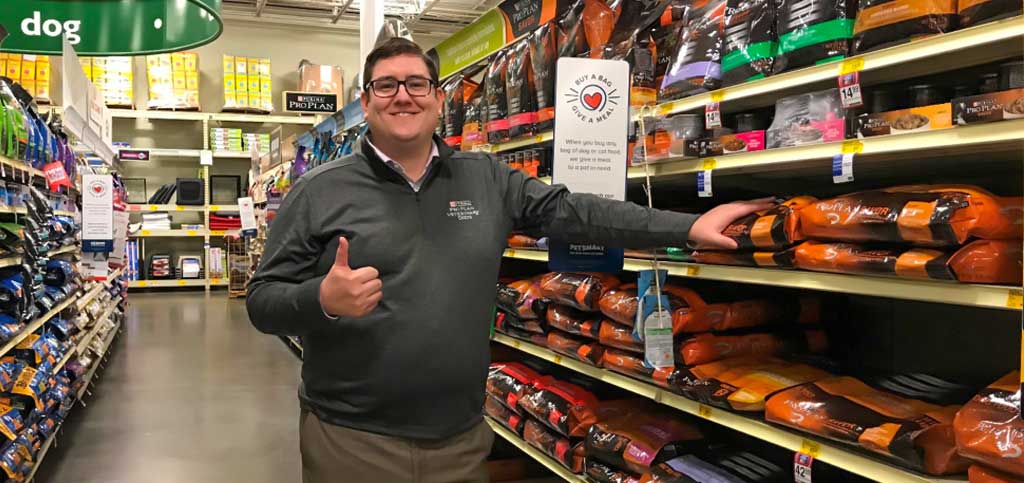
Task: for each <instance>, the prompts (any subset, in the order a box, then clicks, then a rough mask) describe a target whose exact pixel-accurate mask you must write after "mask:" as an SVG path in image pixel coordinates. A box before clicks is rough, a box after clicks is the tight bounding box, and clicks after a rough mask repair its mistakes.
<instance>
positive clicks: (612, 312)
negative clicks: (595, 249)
mask: <svg viewBox="0 0 1024 483" xmlns="http://www.w3.org/2000/svg"><path fill="white" fill-rule="evenodd" d="M661 291H662V293H663V294H665V295H668V297H669V305H671V306H672V307H680V308H682V307H686V306H688V305H689V302H691V301H694V302H701V299H700V296H699V295H697V293H696V292H694V291H693V290H690V289H688V288H685V287H679V286H677V285H664V286H662V287H661ZM637 307H638V301H637V293H636V284H627V285H623V286H621V287H619V288H615V289H612V290H609V291H607V292H605V294H604V295H603V296H601V299H600V300H599V301H598V308H599V309H600V310H601V313H602V314H604V315H605V317H608V318H610V319H612V320H614V321H615V322H617V323H619V324H622V325H626V326H629V327H632V326H633V325H634V324H635V323H636V311H637Z"/></svg>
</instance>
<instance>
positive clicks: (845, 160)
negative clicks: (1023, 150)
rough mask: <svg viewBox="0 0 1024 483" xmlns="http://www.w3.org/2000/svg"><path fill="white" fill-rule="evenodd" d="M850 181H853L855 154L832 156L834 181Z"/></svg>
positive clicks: (837, 182)
mask: <svg viewBox="0 0 1024 483" xmlns="http://www.w3.org/2000/svg"><path fill="white" fill-rule="evenodd" d="M850 181H853V154H852V153H851V154H837V155H835V156H832V182H833V183H836V184H839V183H849V182H850Z"/></svg>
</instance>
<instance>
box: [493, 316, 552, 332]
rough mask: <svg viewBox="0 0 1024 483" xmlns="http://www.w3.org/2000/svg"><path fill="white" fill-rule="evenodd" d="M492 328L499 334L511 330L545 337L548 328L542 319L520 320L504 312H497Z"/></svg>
mask: <svg viewBox="0 0 1024 483" xmlns="http://www.w3.org/2000/svg"><path fill="white" fill-rule="evenodd" d="M494 328H495V329H497V330H499V331H501V332H508V331H509V330H510V329H511V330H519V331H523V332H528V333H530V334H543V335H545V336H546V335H547V333H548V326H547V324H546V322H545V320H544V319H520V318H519V317H516V316H515V315H512V314H509V313H505V312H498V314H497V315H496V316H495V319H494Z"/></svg>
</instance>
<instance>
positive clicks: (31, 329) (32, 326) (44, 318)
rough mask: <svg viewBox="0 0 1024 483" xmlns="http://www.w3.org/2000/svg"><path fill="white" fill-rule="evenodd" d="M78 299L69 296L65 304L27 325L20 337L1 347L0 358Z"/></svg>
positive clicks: (58, 305)
mask: <svg viewBox="0 0 1024 483" xmlns="http://www.w3.org/2000/svg"><path fill="white" fill-rule="evenodd" d="M78 299H79V297H77V296H73V295H72V296H68V298H66V299H64V301H63V302H61V303H59V304H57V305H56V306H54V307H53V308H52V309H50V311H49V312H47V313H45V314H43V315H42V316H40V317H39V318H37V319H36V320H33V321H32V322H31V323H29V324H28V325H26V326H25V328H24V329H22V330H21V332H19V333H18V335H16V336H14V337H13V338H12V339H11V340H9V341H7V343H6V344H4V345H3V346H0V357H2V356H4V355H5V354H7V352H9V351H10V350H11V349H14V348H15V347H17V346H18V344H20V343H21V341H23V340H25V338H26V337H28V336H29V334H31V333H33V332H35V331H37V330H39V328H40V327H42V326H43V324H45V323H46V321H48V320H50V319H51V318H53V317H54V316H55V315H57V314H59V313H60V312H61V311H62V310H64V309H66V308H68V307H70V306H71V304H74V303H75V302H76V301H77V300H78Z"/></svg>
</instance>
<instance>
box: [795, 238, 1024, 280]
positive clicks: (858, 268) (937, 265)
mask: <svg viewBox="0 0 1024 483" xmlns="http://www.w3.org/2000/svg"><path fill="white" fill-rule="evenodd" d="M796 266H797V268H801V269H804V270H813V271H818V272H835V273H850V274H860V275H896V276H899V277H905V278H923V279H934V280H959V281H961V282H968V283H998V284H1016V283H1017V282H1018V281H1020V280H1021V269H1022V263H1021V242H1020V240H975V241H973V242H971V243H968V244H967V245H965V246H963V247H962V248H959V249H957V250H956V251H950V250H937V249H930V248H912V249H894V248H868V247H862V246H859V245H856V244H853V243H820V242H805V243H802V244H800V245H799V246H797V247H796Z"/></svg>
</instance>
